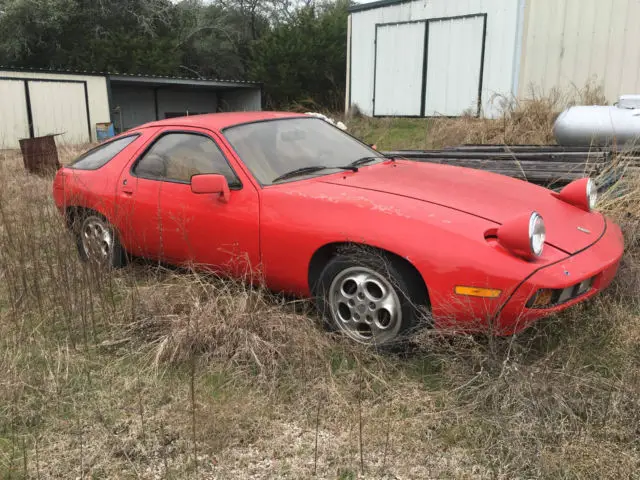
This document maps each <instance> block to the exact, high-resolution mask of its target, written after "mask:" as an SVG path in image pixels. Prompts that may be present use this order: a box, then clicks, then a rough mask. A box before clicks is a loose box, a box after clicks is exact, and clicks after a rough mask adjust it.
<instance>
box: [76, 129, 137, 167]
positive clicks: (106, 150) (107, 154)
mask: <svg viewBox="0 0 640 480" xmlns="http://www.w3.org/2000/svg"><path fill="white" fill-rule="evenodd" d="M138 136H139V135H129V136H127V137H123V138H118V139H116V140H112V141H110V142H107V143H105V144H103V145H98V146H97V147H96V148H93V149H91V150H89V151H88V152H86V153H84V154H82V155H81V156H80V157H78V158H77V159H76V161H75V162H73V163H72V164H71V165H69V167H70V168H75V169H77V170H97V169H98V168H100V167H103V166H104V165H106V164H107V163H109V162H110V161H111V160H112V159H113V158H114V157H115V156H116V155H118V154H119V153H120V152H121V151H122V150H124V149H125V148H126V147H127V146H128V145H129V144H130V143H131V142H133V141H134V140H135V139H136V138H138Z"/></svg>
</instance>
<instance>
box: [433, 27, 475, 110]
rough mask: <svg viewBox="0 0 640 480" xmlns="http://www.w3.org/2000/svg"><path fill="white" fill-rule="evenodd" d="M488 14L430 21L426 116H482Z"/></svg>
mask: <svg viewBox="0 0 640 480" xmlns="http://www.w3.org/2000/svg"><path fill="white" fill-rule="evenodd" d="M486 31H487V16H486V15H472V16H464V17H453V18H444V19H434V20H429V21H428V23H427V38H428V40H427V62H426V85H425V107H424V115H425V116H428V117H432V116H439V115H444V116H447V117H456V116H460V115H463V114H469V113H471V114H473V115H479V114H480V112H481V109H482V76H483V70H484V69H483V66H484V52H485V39H486Z"/></svg>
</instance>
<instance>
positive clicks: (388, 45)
mask: <svg viewBox="0 0 640 480" xmlns="http://www.w3.org/2000/svg"><path fill="white" fill-rule="evenodd" d="M425 25H426V24H425V23H401V24H393V25H380V26H379V27H378V29H377V42H378V49H377V54H376V71H375V78H376V80H375V92H376V93H377V95H375V105H374V114H375V115H412V116H417V115H420V114H421V111H422V105H421V103H422V102H421V98H422V87H423V84H424V82H423V75H422V64H423V59H424V53H423V49H420V48H416V44H418V45H423V48H424V32H425V28H426V27H425ZM398 52H403V53H402V55H398ZM416 99H418V100H419V101H416Z"/></svg>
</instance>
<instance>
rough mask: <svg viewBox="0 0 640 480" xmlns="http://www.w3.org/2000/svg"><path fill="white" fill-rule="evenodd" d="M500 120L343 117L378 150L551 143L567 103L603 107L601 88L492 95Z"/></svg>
mask: <svg viewBox="0 0 640 480" xmlns="http://www.w3.org/2000/svg"><path fill="white" fill-rule="evenodd" d="M492 103H493V104H494V105H497V106H498V107H499V110H500V115H499V118H497V119H494V120H489V119H486V118H476V117H475V116H471V115H469V116H463V117H460V118H432V119H427V120H425V119H407V118H382V119H370V118H366V117H362V116H355V117H352V118H349V119H348V120H346V123H347V126H348V127H349V131H350V132H351V133H353V134H354V135H356V136H358V137H360V138H364V139H366V140H367V142H368V143H374V144H376V145H377V146H378V147H379V148H380V149H381V150H392V149H405V150H410V149H417V150H420V149H430V148H443V147H449V146H456V145H462V144H498V145H549V144H553V143H555V139H554V136H553V124H554V122H555V121H556V118H557V117H558V115H559V114H560V113H561V112H562V111H563V110H564V109H565V108H567V107H569V106H572V105H583V104H585V105H603V104H605V103H606V99H605V97H604V94H603V92H602V88H601V87H599V86H597V85H595V84H593V83H589V84H587V85H586V86H585V87H583V88H582V89H576V90H574V91H571V92H563V91H560V90H557V89H555V90H552V91H551V92H550V93H549V94H548V95H541V94H539V93H538V92H536V91H535V90H532V91H531V92H530V94H529V95H528V97H527V99H526V100H518V99H513V98H506V97H495V98H493V99H492Z"/></svg>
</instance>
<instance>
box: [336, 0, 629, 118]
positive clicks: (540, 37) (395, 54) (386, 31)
mask: <svg viewBox="0 0 640 480" xmlns="http://www.w3.org/2000/svg"><path fill="white" fill-rule="evenodd" d="M350 12H351V13H350V16H349V41H348V52H347V58H348V66H347V72H348V73H347V86H348V88H347V95H346V108H347V109H350V108H352V107H354V106H357V107H358V108H359V109H360V111H361V112H362V113H364V114H365V115H371V116H421V117H428V116H439V115H443V116H460V115H463V114H474V115H486V116H488V117H492V116H496V115H497V114H498V113H499V106H500V103H501V101H502V100H503V99H505V98H508V99H510V98H514V97H518V98H526V97H527V96H529V95H530V93H531V92H534V91H535V92H536V93H537V94H542V95H544V94H547V93H549V91H550V90H551V89H552V88H556V87H559V88H561V89H567V88H581V87H583V86H584V85H586V84H587V82H589V81H592V82H595V83H596V84H600V85H602V86H603V87H604V91H605V94H606V96H607V99H608V100H609V101H610V102H612V103H613V102H615V101H616V99H617V98H618V96H619V95H620V94H623V93H636V92H638V93H640V29H638V28H636V27H635V25H634V23H633V22H634V20H635V19H636V18H638V17H639V16H640V2H638V1H636V0H381V1H375V2H371V3H364V4H361V5H356V6H353V7H351V9H350Z"/></svg>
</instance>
